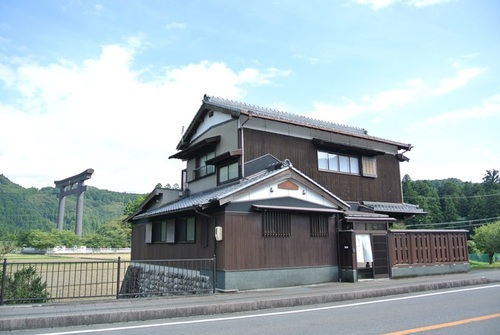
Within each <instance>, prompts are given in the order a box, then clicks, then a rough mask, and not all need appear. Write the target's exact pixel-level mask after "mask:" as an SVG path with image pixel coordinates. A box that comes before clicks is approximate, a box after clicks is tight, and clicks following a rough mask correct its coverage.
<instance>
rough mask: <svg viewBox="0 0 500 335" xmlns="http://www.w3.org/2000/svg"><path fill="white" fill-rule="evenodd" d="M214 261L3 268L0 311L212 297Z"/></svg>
mask: <svg viewBox="0 0 500 335" xmlns="http://www.w3.org/2000/svg"><path fill="white" fill-rule="evenodd" d="M215 280H216V270H215V258H208V259H173V260H149V261H148V260H141V261H123V260H121V259H120V257H118V259H117V260H108V261H64V262H59V261H57V262H12V263H10V262H8V261H7V259H4V261H3V265H2V272H1V273H0V286H1V290H0V305H3V304H22V303H44V302H49V301H51V302H60V301H63V300H85V299H119V298H136V297H150V296H165V295H176V294H200V293H210V292H215V285H216V284H215Z"/></svg>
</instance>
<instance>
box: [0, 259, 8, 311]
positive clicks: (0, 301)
mask: <svg viewBox="0 0 500 335" xmlns="http://www.w3.org/2000/svg"><path fill="white" fill-rule="evenodd" d="M6 282H7V258H4V259H3V266H2V288H1V290H0V305H3V304H4V295H5V283H6Z"/></svg>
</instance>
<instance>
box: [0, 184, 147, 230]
mask: <svg viewBox="0 0 500 335" xmlns="http://www.w3.org/2000/svg"><path fill="white" fill-rule="evenodd" d="M56 193H57V190H56V189H55V188H54V187H44V188H42V189H37V188H28V189H26V188H23V187H22V186H19V185H17V184H15V183H13V182H11V181H10V180H9V179H8V178H7V177H5V176H4V175H0V234H2V233H9V232H12V231H15V230H33V229H41V230H47V231H50V230H51V229H54V228H56V227H57V212H58V206H59V200H58V196H57V194H56ZM137 196H138V194H133V193H120V192H112V191H107V190H100V189H98V188H95V187H90V186H89V188H88V191H87V192H85V195H84V209H83V233H84V234H85V233H90V232H95V231H96V230H97V229H98V228H99V227H100V226H102V225H103V224H106V223H108V222H109V221H111V220H116V219H119V218H120V217H121V216H122V215H123V211H124V209H125V206H126V205H127V203H128V202H129V201H133V200H134V199H135V198H137ZM75 221H76V196H68V197H66V206H65V217H64V229H68V230H74V227H75Z"/></svg>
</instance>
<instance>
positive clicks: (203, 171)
mask: <svg viewBox="0 0 500 335" xmlns="http://www.w3.org/2000/svg"><path fill="white" fill-rule="evenodd" d="M214 157H215V152H214V151H212V152H209V153H208V154H206V155H203V156H200V157H198V158H197V159H196V169H195V170H194V178H195V179H198V178H202V177H205V176H207V175H209V174H212V173H214V172H215V167H214V166H213V165H207V164H206V163H205V162H206V161H207V160H209V159H211V158H214Z"/></svg>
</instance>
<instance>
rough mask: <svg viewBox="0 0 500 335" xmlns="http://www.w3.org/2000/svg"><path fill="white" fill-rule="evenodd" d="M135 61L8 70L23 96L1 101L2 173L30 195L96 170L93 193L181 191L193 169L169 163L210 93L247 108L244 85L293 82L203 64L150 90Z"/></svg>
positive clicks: (119, 56) (103, 57)
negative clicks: (185, 171) (184, 173)
mask: <svg viewBox="0 0 500 335" xmlns="http://www.w3.org/2000/svg"><path fill="white" fill-rule="evenodd" d="M135 53H136V50H135V49H134V48H133V47H132V46H130V47H124V46H121V45H107V46H104V47H103V48H102V52H101V54H100V55H99V56H98V57H96V58H94V59H87V60H86V61H84V62H83V63H81V64H76V63H71V62H68V61H64V60H61V61H58V62H55V63H52V64H49V65H39V64H35V63H31V62H24V63H22V64H19V65H16V66H14V65H12V64H7V63H6V64H2V65H0V76H1V78H2V80H3V81H4V82H5V83H9V85H10V86H9V91H8V92H9V94H12V95H16V96H19V97H20V99H11V100H12V101H9V102H6V101H4V102H0V120H2V131H1V132H0V152H1V153H2V155H1V156H0V167H1V171H0V173H3V174H5V175H6V176H7V177H8V178H11V179H12V180H13V181H14V182H17V183H19V184H21V185H23V186H25V187H31V186H35V187H44V186H53V181H54V180H59V179H63V178H66V177H69V176H71V175H74V174H77V173H80V172H82V171H84V170H85V169H87V168H93V169H95V173H94V175H93V176H92V179H91V180H89V181H88V182H87V184H89V185H95V186H96V187H99V188H107V189H111V190H114V191H128V192H149V191H150V190H151V189H152V188H153V187H154V186H155V185H156V184H157V183H158V182H160V183H163V184H164V183H167V182H168V183H170V184H174V183H179V182H180V171H181V169H182V168H183V167H184V162H180V161H178V160H169V159H168V157H169V156H170V155H172V154H174V153H175V147H176V146H177V143H178V141H179V140H180V136H181V129H182V126H188V124H189V122H190V121H191V119H192V117H193V116H194V114H195V113H196V111H197V110H198V107H199V106H200V104H201V99H202V97H203V94H205V93H207V94H212V95H218V96H222V97H224V98H228V99H241V98H242V97H243V96H244V94H245V90H244V87H245V85H249V84H252V85H264V84H266V85H267V84H269V83H270V82H271V79H272V78H274V77H277V76H283V75H287V73H288V71H281V70H278V69H274V68H271V69H266V70H258V69H250V68H248V69H244V70H242V71H240V72H238V71H234V70H232V69H230V68H229V67H228V66H227V65H226V64H225V63H222V62H209V61H203V62H200V63H197V64H189V65H186V66H183V67H171V68H166V69H165V72H164V74H163V76H162V77H161V78H160V79H157V80H156V81H149V82H144V81H141V80H140V79H139V77H140V75H141V72H140V70H136V71H134V70H132V69H131V67H132V65H133V63H134V56H135ZM14 100H15V101H14ZM17 101H22V103H18V102H17ZM4 120H5V121H4Z"/></svg>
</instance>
